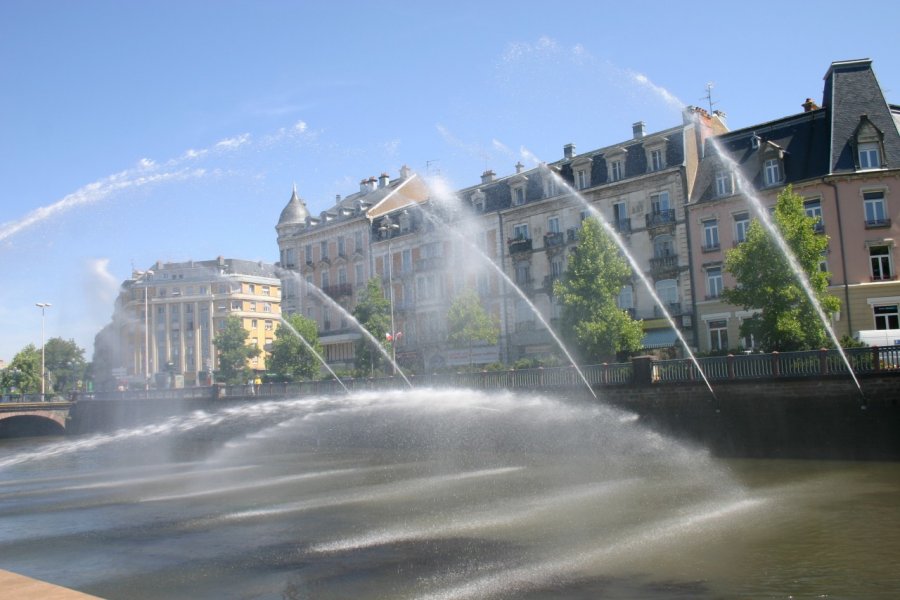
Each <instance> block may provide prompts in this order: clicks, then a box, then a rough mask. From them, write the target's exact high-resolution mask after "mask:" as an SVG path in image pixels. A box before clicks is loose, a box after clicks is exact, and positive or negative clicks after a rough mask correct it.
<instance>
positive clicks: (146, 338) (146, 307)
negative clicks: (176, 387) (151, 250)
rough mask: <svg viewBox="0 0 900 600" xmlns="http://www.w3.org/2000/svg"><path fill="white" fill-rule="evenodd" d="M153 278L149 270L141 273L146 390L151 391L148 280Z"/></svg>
mask: <svg viewBox="0 0 900 600" xmlns="http://www.w3.org/2000/svg"><path fill="white" fill-rule="evenodd" d="M150 277H153V271H152V270H147V271H144V272H143V273H141V282H142V283H143V285H144V389H145V390H149V389H150V301H149V293H150V287H149V285H148V284H147V279H148V278H150Z"/></svg>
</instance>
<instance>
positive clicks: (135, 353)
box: [113, 257, 281, 385]
mask: <svg viewBox="0 0 900 600" xmlns="http://www.w3.org/2000/svg"><path fill="white" fill-rule="evenodd" d="M280 315H281V282H280V280H279V279H278V278H277V277H276V276H275V266H274V265H271V264H267V263H262V262H253V261H247V260H240V259H226V258H223V257H219V258H217V259H215V260H205V261H187V262H177V263H175V262H168V263H163V262H157V263H156V264H155V265H153V267H152V268H151V269H148V270H146V271H135V272H134V273H133V274H132V277H131V279H128V280H126V281H125V282H124V283H123V284H122V288H121V290H120V293H119V296H118V298H117V300H116V307H115V311H114V314H113V329H114V330H115V331H116V332H117V336H118V338H119V339H118V346H117V347H118V348H120V349H121V350H120V352H121V364H120V365H118V367H117V371H118V375H119V377H118V378H119V379H124V380H127V381H129V382H131V383H132V384H143V383H144V382H145V381H146V380H148V379H149V380H155V379H159V381H158V384H159V385H168V384H169V383H170V379H169V378H170V377H172V376H174V380H175V381H176V382H178V384H182V383H183V385H203V384H206V383H208V382H209V381H210V376H211V373H212V372H213V371H214V370H215V368H216V363H215V357H216V348H215V344H214V338H215V335H216V333H218V331H219V330H221V329H222V328H223V327H224V325H225V321H226V319H227V318H228V317H232V316H233V317H238V318H240V319H241V322H242V323H243V325H244V328H245V329H246V330H247V332H248V343H250V344H252V345H254V346H256V347H258V348H259V349H260V350H262V351H263V352H261V353H260V355H259V356H258V357H256V358H253V359H250V361H249V364H248V367H250V368H251V369H253V370H256V371H260V372H262V371H265V368H266V363H265V360H266V359H265V357H266V353H265V350H266V349H267V348H268V347H269V345H270V344H271V343H272V342H273V341H274V339H275V335H276V330H277V328H278V323H279V318H280Z"/></svg>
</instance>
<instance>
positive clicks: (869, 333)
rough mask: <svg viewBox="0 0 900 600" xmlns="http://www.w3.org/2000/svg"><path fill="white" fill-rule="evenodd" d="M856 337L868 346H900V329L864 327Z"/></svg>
mask: <svg viewBox="0 0 900 600" xmlns="http://www.w3.org/2000/svg"><path fill="white" fill-rule="evenodd" d="M854 337H855V338H856V339H857V340H859V341H860V342H862V343H864V344H866V345H867V346H900V329H863V330H860V331H857V332H856V335H855V336H854Z"/></svg>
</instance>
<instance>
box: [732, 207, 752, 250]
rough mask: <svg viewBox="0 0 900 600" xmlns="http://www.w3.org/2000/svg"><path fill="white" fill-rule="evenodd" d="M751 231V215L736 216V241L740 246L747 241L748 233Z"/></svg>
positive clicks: (740, 214)
mask: <svg viewBox="0 0 900 600" xmlns="http://www.w3.org/2000/svg"><path fill="white" fill-rule="evenodd" d="M749 230H750V215H749V214H747V213H738V214H736V215H734V241H735V243H738V244H740V243H741V242H743V241H745V240H746V239H747V232H748V231H749Z"/></svg>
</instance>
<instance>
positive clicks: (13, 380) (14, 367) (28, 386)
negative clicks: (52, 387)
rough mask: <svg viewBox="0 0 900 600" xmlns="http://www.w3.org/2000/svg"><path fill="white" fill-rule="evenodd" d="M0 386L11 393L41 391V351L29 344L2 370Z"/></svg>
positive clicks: (38, 392)
mask: <svg viewBox="0 0 900 600" xmlns="http://www.w3.org/2000/svg"><path fill="white" fill-rule="evenodd" d="M0 386H2V387H3V389H4V390H6V391H8V392H10V393H16V394H40V393H41V351H40V350H39V349H37V348H35V347H34V344H28V345H27V346H25V347H24V348H22V349H21V350H20V351H19V353H18V354H16V355H15V356H14V357H13V359H12V361H11V362H10V363H9V365H8V366H7V367H6V369H4V370H3V371H2V372H0Z"/></svg>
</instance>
